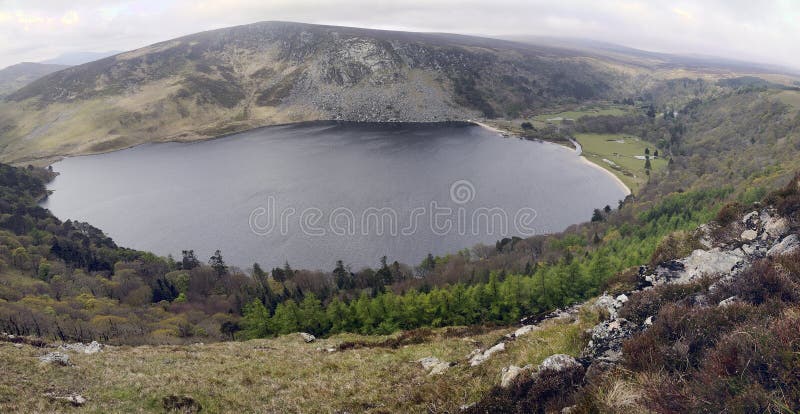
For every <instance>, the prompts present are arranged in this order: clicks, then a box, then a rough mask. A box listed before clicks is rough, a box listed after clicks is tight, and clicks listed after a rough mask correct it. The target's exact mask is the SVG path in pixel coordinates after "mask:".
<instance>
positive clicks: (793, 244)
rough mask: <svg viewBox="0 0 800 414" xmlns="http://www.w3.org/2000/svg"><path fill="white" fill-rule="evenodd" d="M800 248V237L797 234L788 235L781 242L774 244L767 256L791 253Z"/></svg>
mask: <svg viewBox="0 0 800 414" xmlns="http://www.w3.org/2000/svg"><path fill="white" fill-rule="evenodd" d="M798 249H800V238H798V237H797V235H796V234H791V235H789V236H786V237H785V238H784V239H783V240H781V242H780V243H778V244H776V245H774V246H772V247H771V248H770V249H769V250H768V251H767V256H769V257H776V256H781V255H784V254H790V253H794V252H796V251H797V250H798Z"/></svg>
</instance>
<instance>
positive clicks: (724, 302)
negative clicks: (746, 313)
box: [717, 296, 739, 308]
mask: <svg viewBox="0 0 800 414" xmlns="http://www.w3.org/2000/svg"><path fill="white" fill-rule="evenodd" d="M736 302H739V297H738V296H731V297H729V298H727V299H723V300H721V301H720V302H719V304H718V305H717V306H719V307H721V308H724V307H727V306H730V305H733V304H734V303H736Z"/></svg>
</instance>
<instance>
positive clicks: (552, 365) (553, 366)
mask: <svg viewBox="0 0 800 414" xmlns="http://www.w3.org/2000/svg"><path fill="white" fill-rule="evenodd" d="M579 366H581V364H580V362H578V361H577V360H576V359H575V358H573V357H571V356H569V355H566V354H555V355H550V356H549V357H547V358H545V359H544V361H542V363H541V364H539V368H538V370H539V371H541V370H545V369H548V370H551V371H563V370H565V369H569V368H576V367H579Z"/></svg>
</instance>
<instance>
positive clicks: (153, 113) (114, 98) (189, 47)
mask: <svg viewBox="0 0 800 414" xmlns="http://www.w3.org/2000/svg"><path fill="white" fill-rule="evenodd" d="M626 80H627V75H625V74H623V73H621V72H619V71H617V70H614V69H611V68H609V67H606V66H603V65H601V64H598V63H597V62H594V61H592V60H589V59H584V58H581V57H579V56H577V55H576V54H575V53H572V52H565V51H564V50H560V49H556V48H548V47H538V46H531V45H525V44H520V43H514V42H509V41H503V40H495V39H484V38H477V37H468V36H457V35H447V34H421V33H405V32H392V31H379V30H367V29H356V28H345V27H332V26H317V25H308V24H297V23H284V22H263V23H255V24H250V25H245V26H237V27H232V28H226V29H220V30H214V31H209V32H203V33H198V34H194V35H190V36H186V37H182V38H178V39H173V40H169V41H166V42H162V43H157V44H154V45H151V46H147V47H144V48H141V49H138V50H134V51H130V52H126V53H122V54H119V55H116V56H112V57H107V58H104V59H101V60H98V61H95V62H90V63H86V64H83V65H79V66H75V67H72V68H69V69H68V70H66V71H63V72H60V73H56V74H52V75H51V76H48V77H45V78H43V79H40V80H38V81H37V82H34V83H33V84H30V85H28V86H26V87H25V88H23V89H22V90H19V91H17V92H16V93H14V94H12V95H10V96H9V97H7V102H5V103H4V104H2V105H0V120H2V121H3V122H2V124H3V125H6V127H5V128H4V129H3V130H2V131H0V147H3V155H2V158H3V159H4V160H7V161H23V160H30V159H42V158H48V157H53V156H58V155H68V154H77V153H89V152H98V151H107V150H111V149H117V148H122V147H127V146H130V145H135V144H138V143H142V142H148V141H157V140H191V139H200V138H207V137H213V136H218V135H221V134H226V133H231V132H235V131H241V130H245V129H250V128H254V127H258V126H263V125H270V124H279V123H287V122H298V121H310V120H323V119H324V120H330V119H333V120H354V121H366V120H369V121H393V120H399V121H446V120H464V119H469V118H474V117H493V116H514V115H516V114H517V113H518V112H519V111H520V110H522V109H523V108H528V107H540V106H544V105H552V104H557V103H564V102H576V101H580V100H586V99H606V98H612V97H619V96H621V95H623V94H625V93H626V87H625V82H624V81H626Z"/></svg>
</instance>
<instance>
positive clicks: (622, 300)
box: [614, 293, 628, 308]
mask: <svg viewBox="0 0 800 414" xmlns="http://www.w3.org/2000/svg"><path fill="white" fill-rule="evenodd" d="M615 300H616V301H617V303H615V304H614V306H616V307H618V308H620V307H622V304H624V303H625V302H627V301H628V296H627V295H625V294H624V293H623V294H621V295H619V296H617V298H616V299H615Z"/></svg>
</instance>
